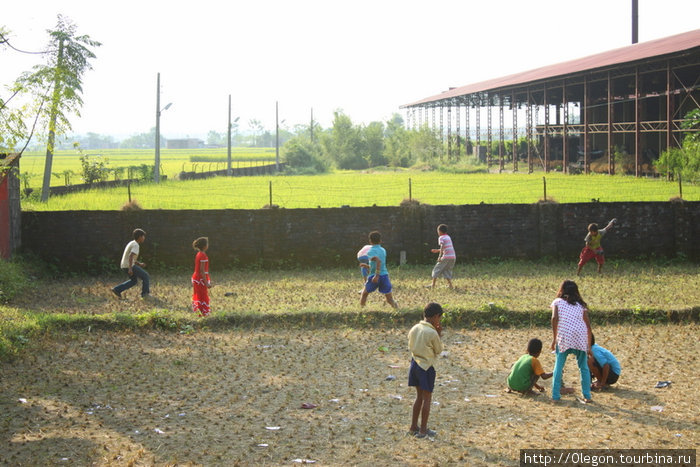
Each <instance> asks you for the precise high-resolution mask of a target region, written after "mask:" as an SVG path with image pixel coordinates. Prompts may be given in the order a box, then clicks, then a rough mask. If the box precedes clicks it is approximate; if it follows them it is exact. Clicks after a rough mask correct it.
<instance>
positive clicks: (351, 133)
mask: <svg viewBox="0 0 700 467" xmlns="http://www.w3.org/2000/svg"><path fill="white" fill-rule="evenodd" d="M333 115H334V117H333V126H332V128H331V130H330V132H329V133H328V134H324V135H322V136H323V138H322V139H321V142H322V144H323V148H324V151H325V153H326V155H327V157H328V158H329V159H331V160H333V161H335V163H336V165H337V166H338V168H340V169H350V170H356V169H366V168H367V166H368V163H367V160H366V159H365V158H364V157H363V155H364V154H363V153H364V148H363V141H362V132H361V130H360V129H359V128H358V127H356V126H354V125H353V124H352V120H350V117H348V116H347V115H345V114H344V113H343V112H342V111H340V110H337V111H335V112H334V113H333Z"/></svg>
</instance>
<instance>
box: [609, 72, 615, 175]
mask: <svg viewBox="0 0 700 467" xmlns="http://www.w3.org/2000/svg"><path fill="white" fill-rule="evenodd" d="M614 174H615V156H614V155H613V92H612V78H611V77H610V72H609V71H608V175H614Z"/></svg>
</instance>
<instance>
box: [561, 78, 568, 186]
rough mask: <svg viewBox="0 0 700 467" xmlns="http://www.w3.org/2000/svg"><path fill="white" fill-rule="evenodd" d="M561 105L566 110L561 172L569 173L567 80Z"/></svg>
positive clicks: (563, 84) (563, 88)
mask: <svg viewBox="0 0 700 467" xmlns="http://www.w3.org/2000/svg"><path fill="white" fill-rule="evenodd" d="M561 94H562V98H561V105H562V107H563V108H564V129H563V130H562V135H561V159H562V161H561V171H562V172H563V173H569V101H568V99H567V98H566V80H564V82H563V83H562V85H561Z"/></svg>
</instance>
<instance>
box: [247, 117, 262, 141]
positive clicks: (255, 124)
mask: <svg viewBox="0 0 700 467" xmlns="http://www.w3.org/2000/svg"><path fill="white" fill-rule="evenodd" d="M248 126H249V127H250V131H251V132H252V133H253V146H255V147H257V146H258V135H259V134H261V133H262V132H263V131H264V130H265V128H264V127H263V124H262V123H261V122H260V120H258V119H256V118H251V119H250V120H248Z"/></svg>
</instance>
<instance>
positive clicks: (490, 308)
mask: <svg viewBox="0 0 700 467" xmlns="http://www.w3.org/2000/svg"><path fill="white" fill-rule="evenodd" d="M479 310H481V311H486V312H490V313H503V312H507V311H508V308H506V307H505V306H503V305H499V304H497V303H494V302H489V303H486V304H484V305H481V306H480V307H479ZM501 316H504V315H501ZM504 322H505V319H504Z"/></svg>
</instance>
